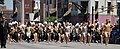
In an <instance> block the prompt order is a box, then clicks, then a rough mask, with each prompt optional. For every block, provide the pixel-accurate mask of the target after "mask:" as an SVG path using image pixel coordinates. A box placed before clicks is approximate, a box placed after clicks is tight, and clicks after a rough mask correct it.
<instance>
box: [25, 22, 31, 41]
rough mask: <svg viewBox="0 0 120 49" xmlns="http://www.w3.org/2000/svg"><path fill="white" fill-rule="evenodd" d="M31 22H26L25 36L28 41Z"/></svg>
mask: <svg viewBox="0 0 120 49" xmlns="http://www.w3.org/2000/svg"><path fill="white" fill-rule="evenodd" d="M31 28H32V27H31V24H30V22H28V24H27V27H26V36H27V42H28V43H29V42H30V41H29V40H30V37H31Z"/></svg>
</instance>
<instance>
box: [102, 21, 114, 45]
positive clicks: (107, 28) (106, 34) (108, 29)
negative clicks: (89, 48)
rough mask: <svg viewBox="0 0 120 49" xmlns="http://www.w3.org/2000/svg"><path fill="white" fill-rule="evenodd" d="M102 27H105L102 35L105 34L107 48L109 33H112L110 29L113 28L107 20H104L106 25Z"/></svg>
mask: <svg viewBox="0 0 120 49" xmlns="http://www.w3.org/2000/svg"><path fill="white" fill-rule="evenodd" d="M104 27H105V30H104V31H105V32H104V34H105V38H106V46H108V43H109V38H110V33H111V31H112V28H114V26H113V25H112V24H111V23H110V20H109V19H106V23H105V25H104Z"/></svg>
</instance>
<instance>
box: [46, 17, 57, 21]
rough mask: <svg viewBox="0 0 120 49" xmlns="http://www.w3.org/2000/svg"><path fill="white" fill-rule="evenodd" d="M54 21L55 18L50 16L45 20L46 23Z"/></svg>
mask: <svg viewBox="0 0 120 49" xmlns="http://www.w3.org/2000/svg"><path fill="white" fill-rule="evenodd" d="M55 20H56V17H55V16H50V17H47V19H46V21H47V22H54V21H55Z"/></svg>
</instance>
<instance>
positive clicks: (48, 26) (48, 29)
mask: <svg viewBox="0 0 120 49" xmlns="http://www.w3.org/2000/svg"><path fill="white" fill-rule="evenodd" d="M50 29H51V25H50V23H48V25H47V30H46V33H47V36H48V43H50V41H51V34H50V32H51V30H50Z"/></svg>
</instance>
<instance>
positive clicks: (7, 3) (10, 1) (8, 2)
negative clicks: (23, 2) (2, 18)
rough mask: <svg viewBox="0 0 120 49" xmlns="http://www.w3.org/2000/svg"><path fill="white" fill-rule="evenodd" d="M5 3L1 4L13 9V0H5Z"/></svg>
mask: <svg viewBox="0 0 120 49" xmlns="http://www.w3.org/2000/svg"><path fill="white" fill-rule="evenodd" d="M4 3H5V4H4V5H1V4H0V6H6V9H8V10H13V0H4Z"/></svg>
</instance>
